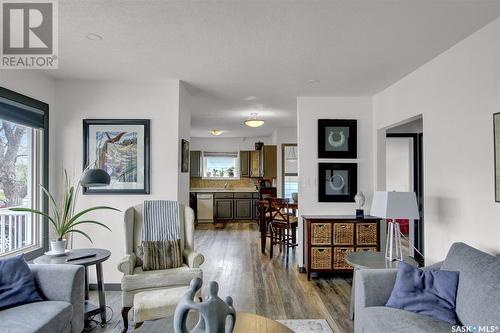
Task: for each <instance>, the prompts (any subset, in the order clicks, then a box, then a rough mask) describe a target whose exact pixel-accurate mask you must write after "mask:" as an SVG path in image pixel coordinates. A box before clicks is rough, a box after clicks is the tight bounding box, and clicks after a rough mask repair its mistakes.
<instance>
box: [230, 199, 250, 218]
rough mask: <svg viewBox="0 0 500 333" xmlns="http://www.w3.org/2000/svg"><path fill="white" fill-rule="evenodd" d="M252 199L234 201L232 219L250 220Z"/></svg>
mask: <svg viewBox="0 0 500 333" xmlns="http://www.w3.org/2000/svg"><path fill="white" fill-rule="evenodd" d="M252 208H253V199H234V218H235V219H245V220H251V219H252Z"/></svg>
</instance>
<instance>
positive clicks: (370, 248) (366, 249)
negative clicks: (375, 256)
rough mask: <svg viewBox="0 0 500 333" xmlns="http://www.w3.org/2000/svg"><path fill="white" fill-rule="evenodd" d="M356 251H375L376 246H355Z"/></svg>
mask: <svg viewBox="0 0 500 333" xmlns="http://www.w3.org/2000/svg"><path fill="white" fill-rule="evenodd" d="M356 252H377V248H376V247H373V246H372V247H357V248H356Z"/></svg>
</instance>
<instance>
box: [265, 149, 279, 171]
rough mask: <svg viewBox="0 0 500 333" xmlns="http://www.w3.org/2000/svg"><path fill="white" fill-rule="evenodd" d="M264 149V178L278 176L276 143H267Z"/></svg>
mask: <svg viewBox="0 0 500 333" xmlns="http://www.w3.org/2000/svg"><path fill="white" fill-rule="evenodd" d="M262 149H263V154H262V155H263V157H264V161H263V163H262V165H263V169H264V170H263V171H262V177H264V178H276V177H277V176H278V170H277V169H278V161H277V155H276V154H277V150H276V146H275V145H266V146H264V148H262Z"/></svg>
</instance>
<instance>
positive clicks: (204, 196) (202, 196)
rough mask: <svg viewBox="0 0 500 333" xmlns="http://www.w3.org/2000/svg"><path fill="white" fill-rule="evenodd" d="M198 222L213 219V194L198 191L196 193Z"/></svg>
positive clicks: (211, 220)
mask: <svg viewBox="0 0 500 333" xmlns="http://www.w3.org/2000/svg"><path fill="white" fill-rule="evenodd" d="M196 202H197V206H198V208H197V215H198V223H203V222H213V221H214V195H213V194H212V193H198V194H197V195H196Z"/></svg>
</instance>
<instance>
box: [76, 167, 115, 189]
mask: <svg viewBox="0 0 500 333" xmlns="http://www.w3.org/2000/svg"><path fill="white" fill-rule="evenodd" d="M110 182H111V177H110V176H109V174H108V173H107V172H106V171H104V170H103V169H88V170H87V171H85V172H84V174H83V176H82V179H81V180H80V184H81V185H82V186H84V187H99V186H106V185H109V183H110Z"/></svg>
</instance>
